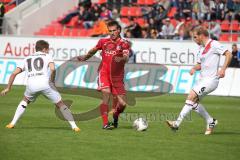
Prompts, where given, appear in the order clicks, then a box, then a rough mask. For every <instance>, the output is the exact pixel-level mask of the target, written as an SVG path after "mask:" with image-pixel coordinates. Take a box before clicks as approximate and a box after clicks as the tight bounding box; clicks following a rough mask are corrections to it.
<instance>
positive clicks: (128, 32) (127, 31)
mask: <svg viewBox="0 0 240 160" xmlns="http://www.w3.org/2000/svg"><path fill="white" fill-rule="evenodd" d="M124 38H133V36H132V33H131V31H130V30H129V29H125V30H124Z"/></svg>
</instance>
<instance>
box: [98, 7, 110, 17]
mask: <svg viewBox="0 0 240 160" xmlns="http://www.w3.org/2000/svg"><path fill="white" fill-rule="evenodd" d="M101 10H102V12H101V13H100V17H101V18H107V19H112V11H111V10H109V9H108V8H107V6H106V5H104V4H103V5H102V6H101Z"/></svg>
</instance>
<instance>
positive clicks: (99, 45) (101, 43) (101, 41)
mask: <svg viewBox="0 0 240 160" xmlns="http://www.w3.org/2000/svg"><path fill="white" fill-rule="evenodd" d="M102 45H103V40H102V39H100V40H99V41H98V43H97V45H96V48H97V49H98V50H102Z"/></svg>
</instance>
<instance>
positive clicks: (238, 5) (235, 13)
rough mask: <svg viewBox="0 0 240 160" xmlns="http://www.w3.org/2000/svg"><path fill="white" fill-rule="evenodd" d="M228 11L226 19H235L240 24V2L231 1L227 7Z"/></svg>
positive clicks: (237, 0)
mask: <svg viewBox="0 0 240 160" xmlns="http://www.w3.org/2000/svg"><path fill="white" fill-rule="evenodd" d="M227 8H228V11H227V13H226V19H228V20H229V21H232V20H234V19H236V20H238V21H239V22H240V1H239V0H230V2H228V5H227Z"/></svg>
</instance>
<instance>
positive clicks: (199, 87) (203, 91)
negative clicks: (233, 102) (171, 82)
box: [192, 78, 219, 99]
mask: <svg viewBox="0 0 240 160" xmlns="http://www.w3.org/2000/svg"><path fill="white" fill-rule="evenodd" d="M218 83H219V78H214V79H207V78H205V79H200V80H199V81H197V83H196V84H195V85H194V86H193V88H192V90H193V91H194V92H195V93H196V94H197V95H198V98H199V99H201V98H203V97H204V96H205V95H207V94H209V93H211V92H212V91H214V90H215V89H216V88H217V86H218Z"/></svg>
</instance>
